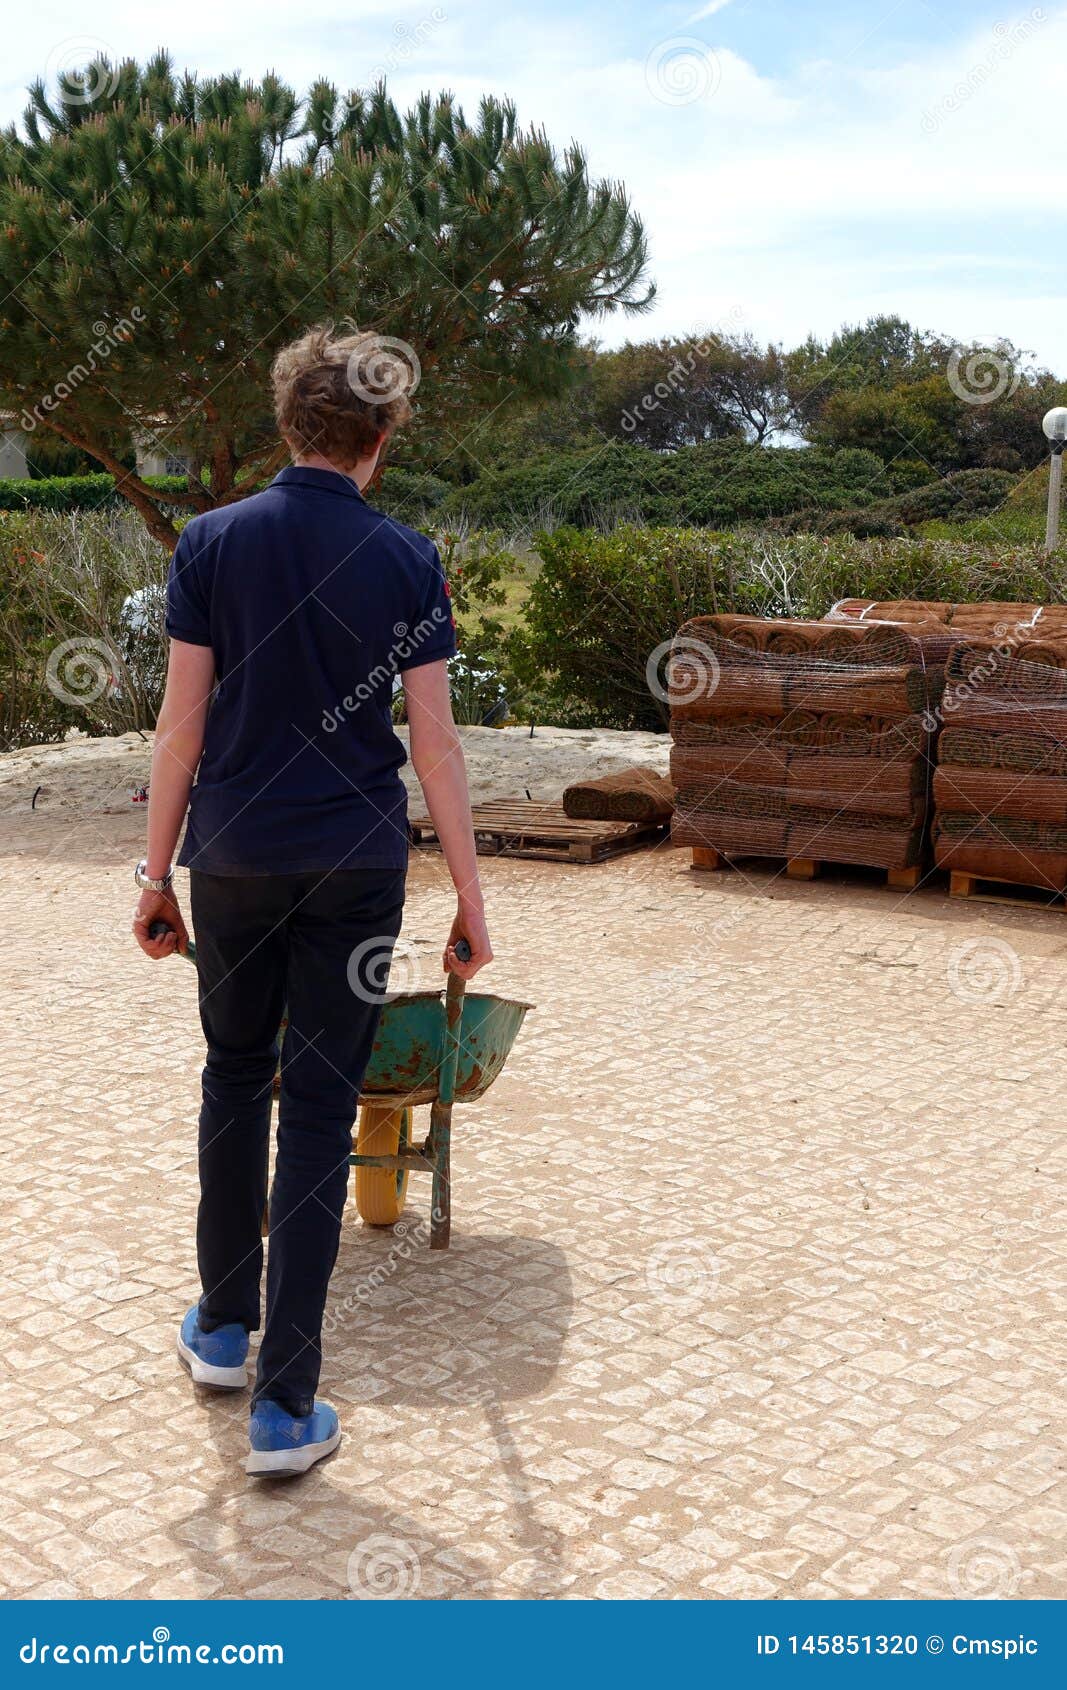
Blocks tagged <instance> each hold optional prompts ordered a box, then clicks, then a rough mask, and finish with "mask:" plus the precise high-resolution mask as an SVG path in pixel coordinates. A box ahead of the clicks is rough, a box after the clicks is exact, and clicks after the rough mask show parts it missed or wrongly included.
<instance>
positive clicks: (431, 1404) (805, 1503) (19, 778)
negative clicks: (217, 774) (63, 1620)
mask: <svg viewBox="0 0 1067 1690" xmlns="http://www.w3.org/2000/svg"><path fill="white" fill-rule="evenodd" d="M539 738H541V730H539V732H538V734H537V735H536V736H535V739H534V741H533V744H534V746H535V747H536V746H537V742H538V739H539ZM557 738H559V739H560V740H561V745H562V746H572V745H574V742H573V741H572V740H570V739H569V738H564V737H563V736H553V739H557ZM491 739H492V745H493V747H495V748H496V754H497V756H498V757H500V758H502V759H505V758H506V759H514V761H510V762H508V764H507V766H506V767H504V765H503V764H501V765H500V766H499V768H498V770H496V771H495V772H494V770H492V769H490V768H489V767H488V766H486V768H485V770H484V771H481V770H479V771H478V773H477V780H478V781H479V782H481V780H482V779H483V778H484V780H485V783H486V784H485V786H484V787H482V786H479V790H480V791H485V792H488V791H497V790H499V791H501V792H503V791H505V790H508V789H511V790H514V789H515V788H516V787H518V788H519V789H521V788H522V787H523V786H525V785H527V784H529V785H531V789H534V781H535V780H536V781H538V782H539V781H540V780H541V779H542V778H544V779H545V780H546V781H547V780H551V781H554V782H556V783H557V785H558V783H559V781H560V780H561V778H562V777H563V773H564V769H563V763H564V761H566V760H567V759H569V758H570V756H571V752H570V750H568V751H567V752H566V757H565V756H564V751H563V750H562V749H557V750H555V751H554V752H553V753H552V756H553V757H554V758H555V759H556V760H555V762H553V763H552V764H551V766H549V767H546V765H545V764H544V763H543V762H541V763H538V764H536V765H534V764H530V763H526V762H524V761H522V759H525V758H528V757H529V756H530V755H531V753H530V751H529V750H528V749H527V748H524V747H523V745H522V744H520V740H519V738H517V737H514V736H505V735H500V734H496V733H493V734H492V735H491ZM488 743H489V742H487V745H488ZM615 744H616V742H615V740H614V739H613V738H612V736H607V735H602V736H597V737H596V739H595V740H594V743H593V744H592V746H585V747H582V748H581V753H580V755H581V757H585V758H586V761H585V762H584V763H583V764H582V768H583V769H588V767H589V763H590V761H592V762H593V763H595V765H596V766H597V767H606V766H610V763H609V762H608V761H606V760H608V759H610V757H611V755H612V754H613V753H612V751H611V746H612V745H615ZM575 749H576V752H577V748H575ZM618 749H623V748H622V747H618ZM663 749H664V747H663V745H662V742H657V743H656V744H655V745H654V746H649V747H648V750H649V753H650V754H654V755H655V756H656V757H659V756H661V755H662V752H663ZM624 750H625V759H630V758H632V755H633V751H634V747H633V745H632V744H630V743H627V744H626V745H625V747H624ZM144 755H145V754H144V750H143V748H140V747H138V748H132V747H126V746H124V745H123V744H119V745H112V746H102V745H100V744H97V745H95V746H86V745H79V746H78V747H76V748H75V749H73V750H68V751H65V752H60V753H58V754H57V753H54V752H46V753H23V754H20V756H19V757H18V758H9V759H7V760H6V761H5V767H4V774H3V776H0V780H2V781H3V793H4V808H5V814H4V816H3V818H2V820H0V876H2V884H0V898H2V904H3V932H4V952H3V981H4V986H5V1003H6V1013H5V1017H4V1025H3V1032H2V1035H0V1078H2V1081H3V1087H4V1100H5V1108H4V1111H3V1116H2V1120H0V1153H2V1155H3V1159H4V1193H5V1202H4V1205H3V1208H2V1211H0V1258H2V1260H3V1264H4V1281H3V1286H4V1288H3V1291H2V1294H0V1295H2V1310H3V1315H4V1330H5V1362H6V1365H7V1371H8V1382H7V1386H6V1389H5V1391H4V1394H3V1402H2V1405H0V1488H2V1493H3V1500H2V1503H0V1531H2V1532H3V1534H4V1537H5V1543H4V1552H3V1554H2V1555H0V1585H2V1587H3V1589H4V1590H5V1591H6V1592H7V1593H9V1594H17V1595H20V1596H54V1597H63V1596H97V1597H104V1596H120V1597H167V1596H175V1595H177V1596H180V1595H205V1596H217V1597H224V1596H267V1597H283V1596H289V1595H295V1596H306V1597H325V1598H330V1599H349V1598H351V1597H367V1596H396V1597H403V1598H425V1597H433V1596H451V1597H456V1596H466V1595H488V1596H493V1597H497V1598H509V1597H519V1596H547V1597H598V1598H614V1597H624V1596H648V1597H660V1596H662V1597H682V1596H696V1597H733V1596H740V1597H759V1596H769V1597H789V1596H848V1597H860V1596H875V1597H899V1596H907V1595H916V1596H923V1597H939V1596H956V1597H965V1596H971V1595H996V1596H1011V1595H1018V1596H1023V1597H1061V1598H1062V1597H1063V1596H1064V1595H1067V1551H1065V1549H1064V1543H1065V1541H1067V1532H1065V1528H1067V1493H1065V1480H1064V1442H1063V1433H1064V1423H1065V1420H1067V1414H1065V1407H1064V1401H1065V1399H1064V1372H1065V1367H1064V1359H1065V1358H1064V1319H1063V1316H1064V1300H1065V1298H1064V1292H1065V1274H1064V1246H1063V1239H1062V1212H1063V1176H1064V1132H1063V1079H1062V1076H1063V1055H1062V1052H1063V1043H1064V1015H1065V1002H1064V991H1063V987H1064V961H1063V958H1064V939H1065V935H1067V928H1065V927H1064V919H1063V917H1062V915H1054V914H1042V913H1038V912H1029V911H1019V910H1016V909H1009V908H1005V907H1002V906H999V905H992V904H977V905H974V904H966V903H959V902H950V901H949V900H948V899H947V898H946V897H945V896H944V895H943V893H942V892H941V891H940V890H938V889H922V890H919V891H918V892H915V893H912V894H909V895H906V896H904V895H900V894H898V893H892V892H889V891H887V890H886V889H885V888H884V887H882V886H879V885H878V884H877V883H876V877H875V878H871V879H865V878H863V877H862V876H857V875H848V874H841V875H836V876H829V877H827V878H826V879H825V880H822V881H818V882H815V883H813V884H811V885H801V884H795V883H791V882H786V881H784V880H783V879H781V878H779V877H776V876H775V875H774V874H773V873H772V872H770V870H768V869H763V870H760V871H759V872H755V871H752V872H750V871H748V870H744V871H737V872H731V873H726V874H722V875H709V874H700V873H694V872H693V871H691V870H690V869H689V868H688V866H687V862H686V859H685V856H684V854H683V853H680V852H677V853H675V852H671V851H670V850H669V849H663V850H656V851H652V852H646V853H642V854H640V855H635V856H633V857H630V858H627V859H621V860H618V861H616V862H611V863H607V864H604V865H599V866H595V867H588V868H563V867H557V866H555V865H553V864H547V863H537V862H518V861H507V860H500V859H496V860H488V859H487V860H486V862H485V865H484V869H485V881H486V886H487V892H488V897H489V906H490V912H491V919H492V925H493V928H494V936H495V940H496V945H497V950H498V957H499V960H498V962H497V963H496V964H494V967H493V969H492V974H491V979H487V984H491V985H492V987H493V989H495V990H496V991H499V992H502V993H504V994H506V995H514V996H518V997H523V998H529V999H532V1000H534V1001H535V1003H536V1004H537V1008H536V1010H535V1011H534V1012H533V1013H532V1014H531V1015H530V1016H529V1017H528V1019H527V1022H526V1024H525V1027H524V1028H523V1030H522V1033H521V1034H520V1037H519V1039H518V1041H517V1043H516V1046H515V1048H514V1050H513V1052H512V1055H511V1058H510V1060H509V1062H508V1065H507V1067H506V1069H505V1071H504V1073H503V1074H502V1076H501V1077H500V1079H499V1080H498V1081H497V1082H496V1084H495V1085H494V1087H493V1088H492V1090H491V1091H490V1092H489V1093H488V1095H487V1096H486V1097H485V1098H484V1099H483V1101H482V1102H481V1103H479V1104H475V1105H471V1106H469V1107H467V1108H464V1109H457V1112H456V1127H455V1132H454V1145H455V1156H454V1179H455V1198H454V1229H453V1245H452V1249H451V1250H450V1251H449V1252H448V1253H447V1254H445V1255H436V1254H435V1255H433V1256H431V1255H430V1253H429V1251H428V1250H427V1248H426V1242H425V1233H424V1225H423V1223H424V1221H425V1217H426V1214H427V1209H428V1192H427V1190H426V1181H425V1179H424V1178H422V1177H420V1176H418V1175H413V1176H412V1180H411V1192H410V1203H409V1209H408V1213H407V1215H406V1217H405V1221H404V1223H403V1224H402V1226H400V1227H398V1228H397V1229H396V1230H395V1232H392V1233H389V1232H378V1231H370V1230H368V1229H366V1228H364V1227H363V1226H362V1225H361V1224H360V1223H359V1221H358V1218H357V1217H356V1216H355V1213H354V1210H353V1209H352V1208H351V1207H350V1209H349V1212H348V1214H347V1215H346V1221H345V1229H344V1238H343V1242H342V1247H341V1253H340V1258H339V1262H338V1268H337V1272H336V1275H335V1279H334V1284H333V1289H332V1293H331V1303H330V1313H329V1318H330V1323H331V1326H332V1331H331V1334H330V1336H329V1338H328V1348H327V1357H326V1365H325V1372H324V1377H323V1393H324V1394H325V1395H327V1396H329V1397H330V1398H331V1399H332V1400H333V1401H335V1402H336V1403H337V1405H338V1407H339V1409H340V1411H341V1415H342V1420H343V1424H344V1428H345V1433H346V1436H345V1441H344V1443H343V1444H342V1447H341V1449H340V1451H339V1452H338V1454H337V1456H336V1457H334V1458H333V1459H332V1460H331V1461H330V1462H328V1463H326V1464H324V1465H323V1466H322V1467H321V1468H319V1469H317V1470H316V1471H315V1473H314V1474H312V1475H311V1476H310V1477H309V1478H308V1479H307V1480H305V1481H301V1482H300V1483H299V1485H298V1486H296V1487H293V1486H290V1487H289V1488H285V1487H284V1486H274V1487H271V1486H262V1485H257V1484H256V1483H255V1482H254V1481H252V1480H249V1479H247V1478H246V1477H245V1475H244V1473H243V1472H242V1470H241V1466H240V1458H241V1455H242V1451H243V1437H244V1430H245V1420H244V1408H243V1404H242V1402H241V1401H240V1400H234V1399H233V1398H218V1397H216V1398H212V1397H209V1396H205V1395H200V1394H198V1393H197V1392H195V1391H194V1390H193V1388H192V1387H191V1386H190V1384H189V1382H188V1379H187V1377H186V1376H185V1375H184V1374H183V1373H182V1372H181V1371H180V1370H179V1368H178V1366H177V1364H176V1361H175V1359H174V1355H173V1341H174V1328H175V1325H176V1322H177V1320H178V1318H179V1317H180V1315H181V1314H182V1312H183V1311H184V1310H185V1308H186V1307H187V1306H188V1305H189V1303H190V1302H191V1301H192V1300H193V1298H194V1295H195V1291H196V1271H195V1259H194V1251H193V1220H194V1213H195V1202H196V1156H195V1137H194V1133H195V1128H194V1119H195V1112H196V1105H197V1089H198V1065H199V1062H200V1056H201V1046H200V1039H199V1035H198V1027H197V1021H196V1012H195V993H194V984H195V982H194V977H193V973H192V970H191V969H189V968H188V967H187V966H186V965H185V964H183V963H182V962H180V961H178V960H174V961H172V962H168V963H166V964H163V965H158V966H153V965H152V964H150V963H148V962H147V961H146V960H144V959H142V958H141V957H140V955H139V953H137V952H136V950H135V949H134V948H133V945H132V941H131V940H130V938H129V936H128V933H127V921H128V916H129V911H130V908H131V904H132V898H133V893H132V888H131V882H130V865H131V863H132V862H133V860H134V858H135V857H136V855H137V854H138V850H139V845H140V839H141V830H142V828H143V819H144V818H143V813H142V812H140V811H138V810H136V809H135V808H134V807H133V806H130V805H129V802H128V791H127V789H128V787H129V786H130V785H132V784H134V783H135V781H136V780H137V779H138V777H139V774H140V773H141V772H142V771H143V767H144ZM477 755H478V756H479V757H480V756H481V755H482V752H481V749H480V742H479V749H478V753H477ZM486 755H488V751H487V752H486ZM537 756H538V758H540V757H541V756H542V752H541V750H540V749H538V751H537ZM35 758H36V759H37V761H36V762H35V761H34V759H35ZM625 759H624V760H625ZM575 761H576V762H577V761H580V758H579V757H578V756H577V755H576V758H575ZM472 762H474V763H475V768H476V770H477V769H478V764H477V762H476V760H475V759H474V758H472ZM570 771H571V764H570V763H569V762H568V765H567V772H570ZM573 772H581V770H579V769H578V768H577V767H575V768H574V771H573ZM520 776H521V778H519V777H520ZM112 779H114V785H113V786H112V787H109V785H108V783H109V781H112ZM497 781H499V782H500V785H499V787H498V786H497V785H496V782H497ZM81 782H84V786H83V785H81V784H80V783H81ZM36 785H43V786H45V787H46V789H50V790H47V791H46V792H45V793H44V794H42V799H44V800H45V802H43V803H42V802H41V801H39V802H38V808H37V810H36V811H34V812H31V811H30V809H29V800H30V796H31V795H32V788H33V787H34V786H36ZM87 794H91V796H87ZM79 805H81V806H82V807H81V808H80V809H79ZM449 913H450V899H449V894H448V887H447V883H446V880H445V877H444V874H443V869H442V864H441V861H440V859H439V858H438V857H436V856H434V855H432V854H420V855H417V856H416V858H415V860H414V861H413V865H412V870H411V877H410V897H409V904H408V909H407V912H406V922H405V935H404V946H403V949H402V951H401V963H400V967H401V969H402V972H403V980H404V984H406V985H412V984H414V983H417V982H418V981H419V980H427V981H428V980H431V979H434V978H436V976H435V974H434V968H435V953H437V952H438V951H439V948H440V942H441V938H442V935H443V933H444V930H445V925H446V920H447V917H448V915H449Z"/></svg>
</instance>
